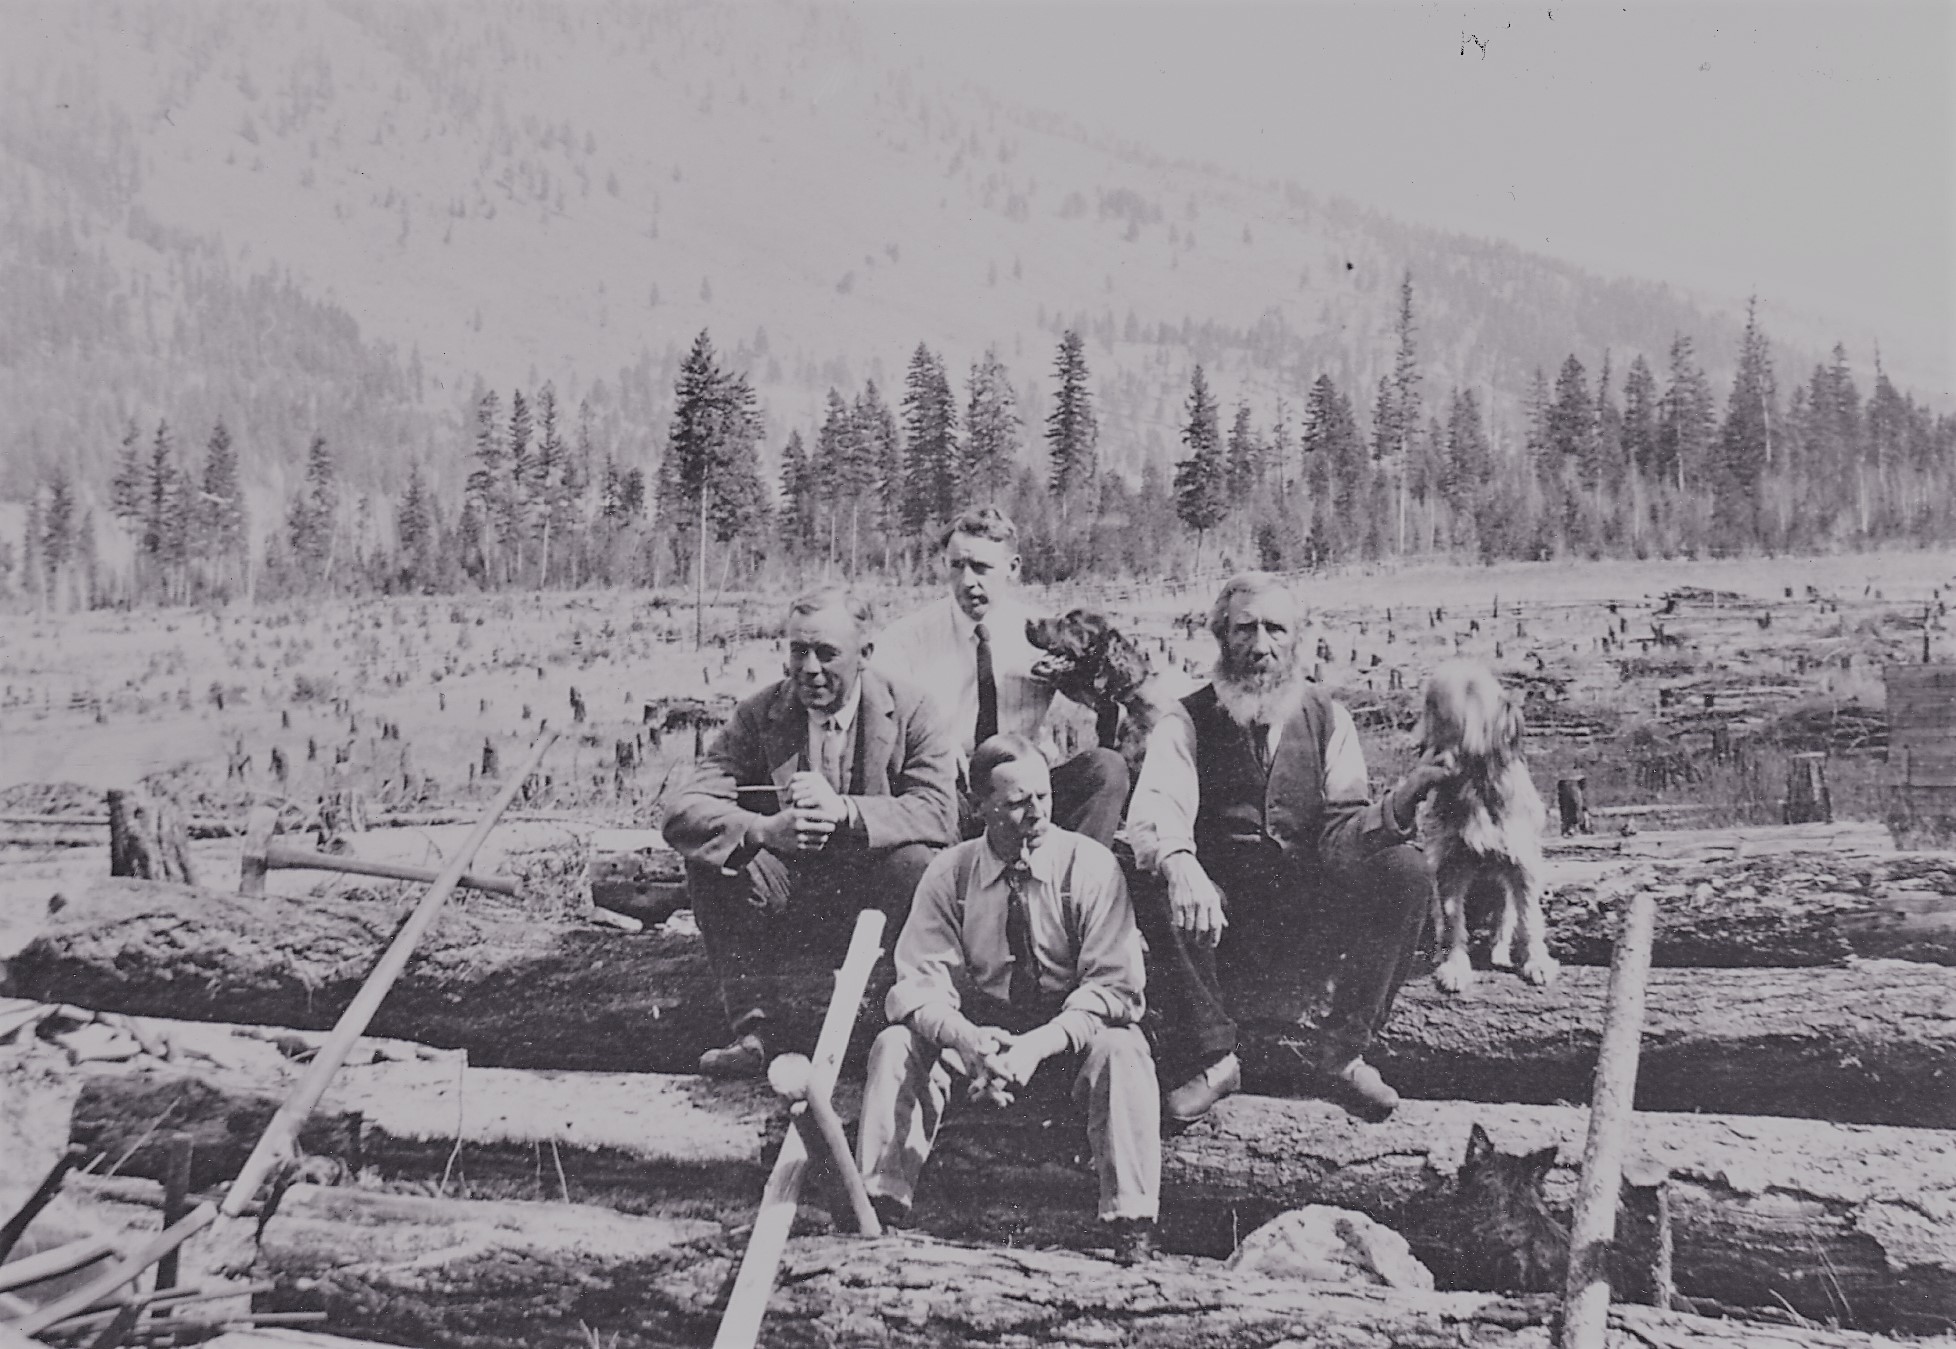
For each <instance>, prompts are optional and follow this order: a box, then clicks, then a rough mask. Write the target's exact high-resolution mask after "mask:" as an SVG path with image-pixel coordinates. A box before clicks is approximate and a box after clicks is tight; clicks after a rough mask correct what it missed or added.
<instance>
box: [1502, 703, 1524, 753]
mask: <svg viewBox="0 0 1956 1349" xmlns="http://www.w3.org/2000/svg"><path fill="white" fill-rule="evenodd" d="M1527 729H1528V720H1527V718H1526V717H1525V716H1524V715H1523V713H1522V702H1521V699H1520V698H1518V697H1516V696H1515V695H1514V694H1512V693H1503V694H1502V695H1501V723H1500V727H1499V730H1500V737H1501V738H1500V748H1501V749H1504V750H1510V751H1518V750H1520V748H1521V737H1522V735H1523V733H1524V732H1526V731H1527Z"/></svg>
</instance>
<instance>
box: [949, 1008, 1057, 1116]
mask: <svg viewBox="0 0 1956 1349" xmlns="http://www.w3.org/2000/svg"><path fill="white" fill-rule="evenodd" d="M1064 1048H1066V1036H1065V1033H1064V1032H1062V1031H1061V1030H1060V1029H1059V1028H1058V1027H1056V1026H1054V1025H1053V1024H1052V1023H1051V1022H1048V1023H1047V1024H1045V1025H1043V1026H1040V1027H1038V1028H1037V1029H1035V1030H1029V1031H1027V1032H1025V1033H1024V1034H1023V1035H1013V1034H1011V1033H1010V1032H1008V1031H1003V1030H1000V1029H999V1028H998V1027H996V1026H980V1027H978V1032H977V1037H976V1039H975V1040H974V1041H973V1042H972V1043H971V1044H970V1045H969V1046H967V1049H966V1056H965V1062H966V1063H967V1064H968V1065H969V1066H970V1068H971V1081H970V1083H969V1085H967V1086H966V1088H965V1095H966V1097H967V1098H968V1099H969V1100H972V1101H977V1102H983V1103H984V1104H987V1105H992V1106H1008V1105H1010V1104H1012V1101H1013V1098H1014V1097H1015V1096H1016V1095H1017V1094H1018V1092H1019V1091H1020V1089H1021V1088H1023V1087H1024V1086H1025V1084H1026V1083H1028V1082H1030V1081H1032V1075H1033V1074H1034V1073H1036V1072H1038V1071H1039V1065H1040V1064H1042V1063H1044V1062H1045V1061H1046V1060H1047V1059H1049V1058H1051V1057H1052V1056H1053V1055H1055V1054H1057V1053H1059V1052H1060V1051H1061V1050H1062V1049H1064Z"/></svg>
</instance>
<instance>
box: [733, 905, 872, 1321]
mask: <svg viewBox="0 0 1956 1349" xmlns="http://www.w3.org/2000/svg"><path fill="white" fill-rule="evenodd" d="M883 921H884V920H883V915H882V914H881V913H879V912H877V911H876V910H875V909H865V910H864V911H863V912H862V913H861V914H859V915H857V917H856V933H855V936H854V937H852V938H851V939H850V942H849V954H848V956H847V957H846V958H845V959H844V960H843V962H842V968H841V969H840V970H838V971H837V972H836V976H835V996H834V997H833V998H832V999H830V1001H829V1010H828V1014H827V1015H826V1016H824V1017H823V1018H822V1030H821V1033H820V1034H819V1035H817V1036H816V1037H815V1056H814V1061H813V1062H812V1063H811V1065H810V1067H809V1073H808V1088H807V1094H808V1095H809V1096H810V1097H819V1098H820V1099H822V1100H824V1101H826V1100H828V1099H829V1094H830V1093H831V1092H833V1091H834V1090H835V1077H836V1073H837V1071H838V1070H839V1069H840V1068H841V1067H842V1055H843V1051H845V1050H846V1049H848V1047H849V1033H850V1031H851V1030H853V1029H854V1028H855V1024H856V1012H857V1010H858V1008H859V1006H860V1004H861V1003H862V1000H863V989H864V988H866V987H867V986H868V984H869V972H870V970H871V969H873V968H874V967H875V965H876V958H877V957H878V956H880V955H882V954H883V946H882V941H883ZM807 1169H808V1145H807V1143H806V1142H805V1141H804V1139H803V1138H802V1133H801V1130H800V1129H789V1130H788V1135H787V1137H786V1138H783V1139H782V1140H781V1152H780V1155H779V1156H777V1157H776V1158H775V1160H774V1170H773V1171H772V1172H770V1173H769V1174H768V1178H767V1188H766V1190H765V1191H763V1192H762V1194H761V1211H760V1213H759V1214H758V1215H757V1216H756V1217H755V1219H754V1234H753V1236H751V1237H749V1238H748V1241H747V1253H746V1254H745V1255H744V1256H742V1257H741V1261H740V1272H739V1273H738V1274H736V1275H735V1276H734V1284H733V1291H732V1292H731V1293H729V1294H728V1295H727V1311H726V1314H725V1315H724V1316H722V1317H721V1318H720V1332H719V1334H717V1335H715V1336H714V1337H713V1349H749V1346H751V1345H752V1344H753V1343H754V1341H755V1340H756V1339H757V1338H759V1336H760V1333H761V1317H763V1316H764V1315H766V1314H767V1300H768V1295H769V1294H770V1293H772V1292H773V1291H774V1275H775V1272H776V1271H777V1270H778V1269H780V1267H781V1253H782V1251H783V1250H784V1249H785V1248H786V1246H787V1244H788V1229H789V1228H790V1227H792V1226H793V1225H794V1221H795V1205H796V1204H797V1203H798V1202H799V1201H800V1199H801V1182H802V1176H803V1175H804V1174H805V1173H806V1171H807Z"/></svg>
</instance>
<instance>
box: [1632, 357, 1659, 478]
mask: <svg viewBox="0 0 1956 1349" xmlns="http://www.w3.org/2000/svg"><path fill="white" fill-rule="evenodd" d="M1623 453H1624V457H1625V458H1626V459H1628V460H1629V462H1630V463H1631V465H1632V466H1633V467H1635V469H1636V471H1637V474H1638V476H1639V477H1642V478H1644V479H1645V480H1646V481H1648V480H1650V479H1652V478H1655V477H1657V476H1658V470H1657V377H1656V376H1655V375H1653V374H1651V372H1650V364H1649V362H1647V361H1645V360H1644V358H1643V356H1642V355H1641V354H1639V355H1638V357H1637V358H1636V359H1635V360H1634V361H1632V362H1630V373H1629V374H1627V375H1625V376H1624V379H1623Z"/></svg>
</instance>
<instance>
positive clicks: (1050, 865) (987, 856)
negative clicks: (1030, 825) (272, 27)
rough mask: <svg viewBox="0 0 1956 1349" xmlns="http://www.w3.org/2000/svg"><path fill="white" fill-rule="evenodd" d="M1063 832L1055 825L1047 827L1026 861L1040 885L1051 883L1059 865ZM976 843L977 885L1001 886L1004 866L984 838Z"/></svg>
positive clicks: (1003, 877) (1003, 878)
mask: <svg viewBox="0 0 1956 1349" xmlns="http://www.w3.org/2000/svg"><path fill="white" fill-rule="evenodd" d="M1064 832H1065V831H1064V830H1062V829H1060V828H1059V827H1058V826H1056V825H1049V826H1047V829H1046V837H1045V838H1043V839H1041V840H1040V841H1039V846H1038V847H1036V848H1034V849H1033V850H1032V853H1031V855H1030V856H1029V857H1027V859H1026V862H1027V864H1028V865H1029V866H1030V867H1031V870H1032V878H1033V879H1034V880H1036V881H1038V882H1039V883H1040V884H1041V885H1051V884H1052V883H1053V871H1054V869H1055V868H1056V867H1057V866H1058V865H1059V850H1060V842H1059V838H1060V835H1061V834H1062V833H1064ZM977 843H978V884H980V885H981V886H992V885H1000V884H1003V883H1004V880H1005V866H1006V864H1005V863H1004V862H1003V861H1001V860H999V856H998V854H997V853H995V852H993V851H992V845H991V843H990V842H989V841H987V840H986V839H985V838H983V837H980V838H979V839H978V840H977Z"/></svg>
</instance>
